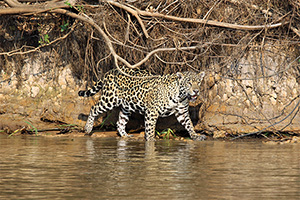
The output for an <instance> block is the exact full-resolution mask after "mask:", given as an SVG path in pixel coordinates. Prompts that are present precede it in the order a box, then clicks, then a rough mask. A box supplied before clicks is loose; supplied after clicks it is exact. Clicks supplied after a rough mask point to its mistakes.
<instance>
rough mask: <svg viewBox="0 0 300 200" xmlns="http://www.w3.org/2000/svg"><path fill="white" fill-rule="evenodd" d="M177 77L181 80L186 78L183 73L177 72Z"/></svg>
mask: <svg viewBox="0 0 300 200" xmlns="http://www.w3.org/2000/svg"><path fill="white" fill-rule="evenodd" d="M176 75H177V76H178V78H179V79H182V78H183V77H184V75H183V73H181V72H177V73H176Z"/></svg>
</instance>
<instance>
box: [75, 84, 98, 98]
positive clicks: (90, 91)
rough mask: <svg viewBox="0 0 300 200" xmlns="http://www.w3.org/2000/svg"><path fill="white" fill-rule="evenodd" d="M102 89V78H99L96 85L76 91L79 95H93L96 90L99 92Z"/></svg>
mask: <svg viewBox="0 0 300 200" xmlns="http://www.w3.org/2000/svg"><path fill="white" fill-rule="evenodd" d="M101 89H102V80H99V81H98V82H97V83H96V85H94V86H93V87H92V88H91V89H88V90H80V91H79V92H78V95H79V96H81V97H90V96H93V95H95V94H96V93H97V92H99V91H100V90H101Z"/></svg>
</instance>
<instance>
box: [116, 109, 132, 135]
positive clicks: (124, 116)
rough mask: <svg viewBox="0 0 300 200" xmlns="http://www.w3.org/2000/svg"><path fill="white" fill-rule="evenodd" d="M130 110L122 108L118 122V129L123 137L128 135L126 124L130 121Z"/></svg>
mask: <svg viewBox="0 0 300 200" xmlns="http://www.w3.org/2000/svg"><path fill="white" fill-rule="evenodd" d="M130 114H131V113H130V112H129V111H127V110H125V109H124V108H121V111H120V113H119V120H118V122H117V129H118V132H119V134H120V136H121V137H128V134H127V133H126V130H125V128H126V124H127V122H128V121H129V116H130Z"/></svg>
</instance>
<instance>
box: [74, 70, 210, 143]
mask: <svg viewBox="0 0 300 200" xmlns="http://www.w3.org/2000/svg"><path fill="white" fill-rule="evenodd" d="M120 69H121V71H122V72H123V73H122V72H121V71H120V70H118V69H112V70H110V71H108V72H107V73H106V74H104V77H103V79H100V80H98V81H97V82H96V84H95V85H94V86H93V87H92V88H90V89H88V90H81V91H79V92H78V95H79V96H82V97H89V96H93V95H95V94H96V93H97V92H99V91H100V92H101V96H100V99H99V101H98V103H96V104H95V105H94V106H92V108H91V110H90V113H89V116H88V118H87V122H86V125H85V128H84V129H85V132H86V133H87V134H88V135H92V129H93V125H94V120H95V118H96V117H97V116H98V115H99V114H101V113H104V112H107V111H109V110H112V109H113V108H115V107H120V113H119V119H118V121H117V130H118V133H119V135H120V136H122V137H128V136H129V135H128V134H127V133H126V131H125V128H126V124H127V122H128V120H129V117H130V115H131V113H133V112H139V113H140V114H143V115H145V140H155V139H154V138H155V127H156V122H157V119H158V117H167V116H170V115H173V114H175V116H176V118H177V120H178V122H179V123H181V124H182V125H183V126H184V127H185V129H186V130H187V131H188V133H189V135H190V137H191V139H193V140H205V139H206V136H205V135H200V134H197V133H196V132H195V130H194V126H193V123H192V121H191V118H190V115H189V101H195V100H196V99H197V97H198V96H199V92H200V85H201V82H202V80H203V78H204V76H205V72H200V73H196V72H193V71H185V72H177V73H175V74H167V75H161V76H154V75H152V74H151V73H150V72H148V71H146V70H139V69H130V68H128V67H125V66H122V67H120Z"/></svg>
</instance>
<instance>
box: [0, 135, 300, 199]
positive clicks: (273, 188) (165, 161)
mask: <svg viewBox="0 0 300 200" xmlns="http://www.w3.org/2000/svg"><path fill="white" fill-rule="evenodd" d="M0 154H1V157H0V199H241V198H242V199H265V198H266V199H297V198H298V199H299V197H300V163H299V162H300V158H299V157H300V145H299V144H298V145H297V144H287V145H275V146H270V145H264V144H261V143H260V142H234V143H230V142H220V141H205V142H192V141H191V142H182V141H157V142H151V141H148V142H141V141H127V140H122V139H120V140H118V139H115V138H110V139H108V138H106V139H103V138H90V137H84V138H75V139H70V138H43V137H25V138H21V137H14V138H7V137H4V136H0Z"/></svg>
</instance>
